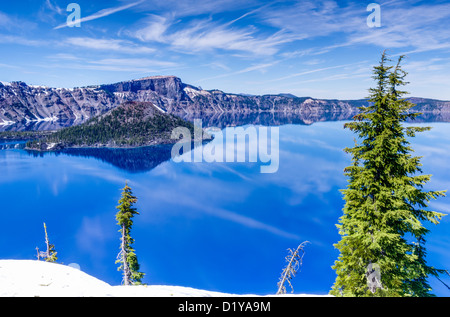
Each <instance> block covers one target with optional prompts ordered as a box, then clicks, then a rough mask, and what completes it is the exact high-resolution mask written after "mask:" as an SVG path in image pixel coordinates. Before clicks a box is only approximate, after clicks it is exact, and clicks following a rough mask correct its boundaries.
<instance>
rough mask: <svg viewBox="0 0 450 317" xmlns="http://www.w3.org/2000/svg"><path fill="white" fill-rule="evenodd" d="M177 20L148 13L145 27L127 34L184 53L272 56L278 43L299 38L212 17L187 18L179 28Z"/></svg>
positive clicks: (283, 32) (282, 31) (276, 50)
mask: <svg viewBox="0 0 450 317" xmlns="http://www.w3.org/2000/svg"><path fill="white" fill-rule="evenodd" d="M178 23H179V22H178V21H174V20H173V19H172V18H168V17H161V16H151V17H150V18H149V19H148V20H147V22H146V25H145V26H144V27H141V28H139V29H138V30H136V31H134V32H130V35H131V36H133V37H135V38H137V39H139V40H141V41H144V42H158V43H163V44H168V45H170V46H171V47H172V48H175V49H179V50H183V51H185V52H201V51H211V50H216V49H221V50H226V51H241V52H247V53H251V54H254V55H262V56H264V55H273V54H275V53H277V52H278V50H279V49H278V46H279V45H281V44H283V43H288V42H292V41H294V40H296V39H298V38H299V37H298V36H297V35H294V34H291V33H289V34H288V33H286V32H285V31H284V30H280V31H278V32H276V33H274V34H271V35H262V34H258V30H257V29H256V28H253V27H250V26H245V27H240V28H238V27H232V26H230V24H229V23H222V24H219V23H217V22H215V21H212V20H211V19H202V20H195V21H190V22H189V23H188V24H187V25H183V26H182V27H180V26H179V25H178ZM175 29H176V30H175Z"/></svg>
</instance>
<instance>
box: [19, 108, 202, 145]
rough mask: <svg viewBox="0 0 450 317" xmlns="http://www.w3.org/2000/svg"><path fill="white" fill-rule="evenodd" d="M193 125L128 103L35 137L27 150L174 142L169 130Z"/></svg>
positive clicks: (170, 115)
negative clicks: (84, 120) (74, 124)
mask: <svg viewBox="0 0 450 317" xmlns="http://www.w3.org/2000/svg"><path fill="white" fill-rule="evenodd" d="M176 127H185V128H187V129H189V130H190V131H191V132H192V133H193V131H194V125H193V124H192V123H190V122H187V121H185V120H183V119H181V118H179V117H177V116H175V115H172V114H167V113H165V112H164V111H162V110H161V109H159V108H158V107H156V106H155V105H153V104H152V103H150V102H134V101H129V102H125V103H123V104H121V105H120V106H118V107H117V108H115V109H113V110H110V111H108V112H107V113H105V114H103V115H100V116H95V117H93V118H91V119H89V120H88V121H86V122H85V123H83V124H81V125H77V126H72V127H67V128H63V129H61V130H58V131H55V132H52V133H47V134H45V135H39V137H38V138H37V139H34V140H32V141H30V142H28V143H27V147H26V148H27V149H29V150H38V151H58V150H62V149H66V148H104V147H110V148H134V147H141V146H150V145H158V144H170V143H175V142H176V141H177V140H176V139H172V138H171V134H172V131H173V129H175V128H176Z"/></svg>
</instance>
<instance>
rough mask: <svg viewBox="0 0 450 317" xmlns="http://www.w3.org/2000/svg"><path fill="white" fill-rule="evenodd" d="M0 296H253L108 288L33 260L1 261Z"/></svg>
mask: <svg viewBox="0 0 450 317" xmlns="http://www.w3.org/2000/svg"><path fill="white" fill-rule="evenodd" d="M0 296H3V297H12V296H18V297H35V296H40V297H105V296H112V297H170V296H175V297H229V296H233V297H234V296H255V295H237V294H226V293H218V292H211V291H205V290H199V289H194V288H188V287H180V286H161V285H148V286H111V285H109V284H107V283H105V282H103V281H101V280H99V279H96V278H95V277H92V276H90V275H88V274H86V273H84V272H82V271H80V270H77V269H76V268H73V267H70V266H66V265H61V264H54V263H47V262H42V261H32V260H0ZM295 296H314V295H295Z"/></svg>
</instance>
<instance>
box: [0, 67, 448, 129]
mask: <svg viewBox="0 0 450 317" xmlns="http://www.w3.org/2000/svg"><path fill="white" fill-rule="evenodd" d="M125 101H141V102H151V103H153V104H154V105H155V106H157V107H158V108H160V109H161V110H162V111H164V112H169V113H174V114H177V115H179V116H183V117H191V116H192V115H193V114H209V115H211V114H213V115H214V114H223V113H225V114H234V115H236V114H239V115H248V114H252V113H261V112H277V113H284V114H296V115H297V116H299V115H300V116H301V117H306V118H308V117H317V116H318V115H319V116H320V115H322V114H325V113H340V114H341V116H342V115H344V116H346V117H350V115H351V114H352V113H355V112H356V111H357V107H358V106H360V105H363V104H365V103H366V102H365V101H364V100H320V99H314V98H309V97H302V98H299V97H295V96H293V95H288V94H280V95H263V96H252V95H240V94H230V93H225V92H223V91H220V90H208V91H207V90H202V89H199V88H197V87H194V86H191V85H188V84H185V83H183V82H182V81H181V79H180V78H177V77H174V76H155V77H146V78H142V79H139V80H132V81H125V82H120V83H115V84H108V85H99V86H89V87H83V88H71V89H66V88H50V87H43V86H29V85H27V84H25V83H23V82H13V83H2V82H0V126H3V127H5V126H10V125H12V124H15V123H18V122H21V123H22V124H30V123H36V122H37V123H46V124H47V126H52V124H53V123H54V122H65V123H66V125H76V124H79V123H82V122H85V121H86V120H88V119H89V118H92V117H93V116H97V115H100V114H103V113H105V112H107V111H109V110H111V109H113V108H116V107H117V106H118V105H120V104H122V103H123V102H125ZM412 101H413V102H417V103H418V107H417V110H420V111H428V112H430V111H431V112H450V102H449V101H438V100H432V99H422V98H412Z"/></svg>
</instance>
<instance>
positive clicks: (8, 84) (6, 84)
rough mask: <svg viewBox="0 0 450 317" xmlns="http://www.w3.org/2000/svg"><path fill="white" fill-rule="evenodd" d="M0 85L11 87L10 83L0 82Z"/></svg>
mask: <svg viewBox="0 0 450 317" xmlns="http://www.w3.org/2000/svg"><path fill="white" fill-rule="evenodd" d="M0 83H2V84H3V86H11V83H8V82H5V81H0Z"/></svg>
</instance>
